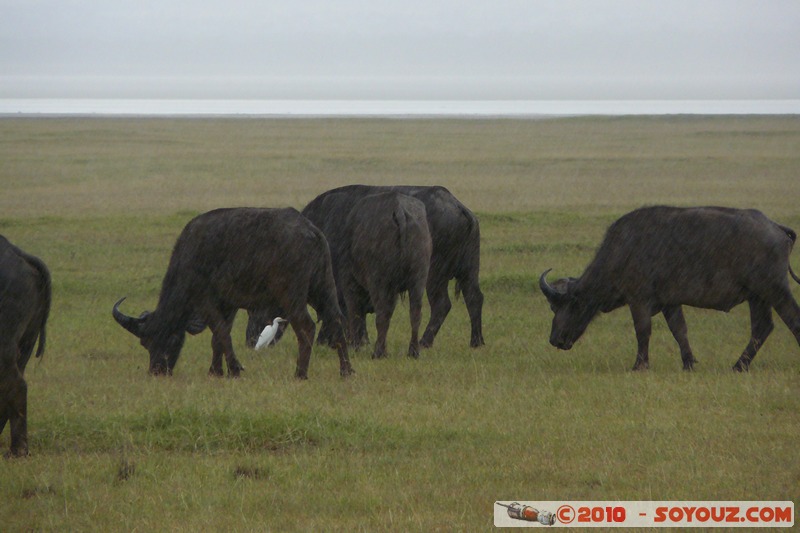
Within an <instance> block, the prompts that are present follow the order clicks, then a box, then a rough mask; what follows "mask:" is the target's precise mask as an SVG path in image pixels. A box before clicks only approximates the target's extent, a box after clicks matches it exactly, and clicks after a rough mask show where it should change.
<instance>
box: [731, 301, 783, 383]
mask: <svg viewBox="0 0 800 533" xmlns="http://www.w3.org/2000/svg"><path fill="white" fill-rule="evenodd" d="M748 303H749V304H750V342H748V343H747V347H746V348H745V349H744V352H742V355H741V356H739V360H738V361H736V364H734V365H733V369H734V370H736V371H737V372H746V371H747V370H749V369H750V363H751V362H752V361H753V358H755V356H756V353H758V349H759V348H761V346H762V345H763V344H764V341H766V340H767V337H769V334H770V333H772V330H773V329H774V328H775V325H774V323H773V322H772V306H771V305H770V304H768V303H767V302H765V301H764V300H762V299H761V298H758V297H754V298H751V299H750V300H749V301H748Z"/></svg>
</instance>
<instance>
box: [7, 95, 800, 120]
mask: <svg viewBox="0 0 800 533" xmlns="http://www.w3.org/2000/svg"><path fill="white" fill-rule="evenodd" d="M678 114H689V115H787V114H789V115H797V114H800V100H447V101H444V100H442V101H436V100H94V99H0V115H6V116H7V115H42V116H53V115H55V116H61V115H65V116H105V115H112V116H275V117H337V116H345V117H348V116H355V117H369V116H375V117H380V116H388V117H427V116H431V117H437V116H444V117H547V116H583V115H678Z"/></svg>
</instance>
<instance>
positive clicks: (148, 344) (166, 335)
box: [111, 297, 206, 375]
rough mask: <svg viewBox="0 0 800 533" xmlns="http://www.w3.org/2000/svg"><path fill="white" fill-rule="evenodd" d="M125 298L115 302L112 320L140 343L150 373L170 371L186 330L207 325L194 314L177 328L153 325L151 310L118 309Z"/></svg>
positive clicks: (194, 330) (196, 330) (201, 328)
mask: <svg viewBox="0 0 800 533" xmlns="http://www.w3.org/2000/svg"><path fill="white" fill-rule="evenodd" d="M124 300H125V298H124V297H123V298H120V300H119V301H117V303H115V304H114V308H113V309H112V311H111V313H112V315H113V316H114V320H116V321H117V323H118V324H119V325H120V326H122V327H123V328H125V329H126V330H127V331H129V332H130V333H133V334H134V335H136V337H137V338H138V339H139V341H140V342H141V344H142V346H144V347H145V349H146V350H147V351H148V352H149V354H150V373H151V374H154V375H159V374H167V375H172V369H173V368H175V363H177V362H178V356H179V355H180V353H181V348H182V347H183V342H184V340H185V339H186V333H187V332H188V333H191V334H192V335H197V334H198V333H200V332H201V331H203V330H204V329H205V327H206V325H205V323H204V322H203V321H202V320H200V319H197V318H194V319H192V320H189V321H188V322H187V323H186V324H184V325H183V326H182V327H177V328H155V327H153V324H151V318H152V317H153V314H152V313H150V312H149V311H145V312H144V313H142V314H141V315H139V318H134V317H132V316H128V315H126V314H124V313H123V312H122V311H120V310H119V306H120V304H121V303H122V302H123V301H124Z"/></svg>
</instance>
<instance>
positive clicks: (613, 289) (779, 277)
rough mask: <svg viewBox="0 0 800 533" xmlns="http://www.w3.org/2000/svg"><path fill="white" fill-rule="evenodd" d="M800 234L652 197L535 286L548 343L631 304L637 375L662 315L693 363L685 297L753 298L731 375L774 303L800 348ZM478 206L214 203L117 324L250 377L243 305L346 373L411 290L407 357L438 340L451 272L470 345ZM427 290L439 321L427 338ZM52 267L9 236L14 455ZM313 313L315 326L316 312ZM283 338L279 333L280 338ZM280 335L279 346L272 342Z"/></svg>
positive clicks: (435, 193) (0, 316) (3, 339)
mask: <svg viewBox="0 0 800 533" xmlns="http://www.w3.org/2000/svg"><path fill="white" fill-rule="evenodd" d="M796 238H797V235H796V233H795V232H794V231H793V230H791V229H789V228H787V227H785V226H782V225H780V224H777V223H775V222H773V221H772V220H770V219H768V218H767V217H766V216H764V215H763V214H762V213H760V212H758V211H753V210H742V209H729V208H720V207H695V208H677V207H664V206H656V207H645V208H641V209H637V210H635V211H633V212H631V213H628V214H626V215H624V216H623V217H621V218H620V219H618V220H617V221H616V222H614V223H613V224H612V225H611V226H610V227H609V228H608V231H607V232H606V235H605V238H604V239H603V241H602V243H601V244H600V246H599V248H598V250H597V252H596V254H595V257H594V259H593V260H592V261H591V263H589V266H588V267H587V268H586V270H585V271H584V272H583V274H582V275H581V276H580V277H578V278H561V279H558V280H556V281H552V282H548V281H547V275H548V273H549V272H550V270H549V269H548V270H545V271H544V272H543V273H542V274H541V275H540V277H539V289H540V290H541V292H542V293H543V294H544V296H545V297H546V299H547V301H548V303H549V304H550V308H551V310H552V311H553V315H554V316H553V321H552V328H551V334H550V343H551V344H552V345H553V346H555V347H557V348H559V349H563V350H569V349H570V348H571V347H572V346H573V344H574V343H575V342H576V341H577V340H578V339H579V338H580V337H581V335H582V334H583V332H584V331H585V330H586V328H587V327H588V325H589V323H590V322H591V321H592V319H593V318H594V317H595V316H596V315H597V314H598V313H601V312H603V313H607V312H610V311H612V310H614V309H617V308H619V307H622V306H628V308H629V309H630V312H631V315H632V317H633V324H634V329H635V332H636V339H637V342H638V351H637V354H636V362H635V364H634V367H633V368H634V370H643V369H646V368H647V367H648V365H649V359H648V347H649V340H650V331H651V319H652V317H653V316H654V315H656V314H658V313H661V314H663V315H664V318H665V319H666V321H667V325H668V326H669V329H670V331H671V332H672V335H673V336H674V337H675V340H676V341H677V343H678V346H679V348H680V352H681V358H682V360H683V367H684V369H686V370H691V369H692V367H693V365H694V363H695V358H694V355H693V354H692V350H691V348H690V346H689V341H688V338H687V326H686V321H685V319H684V315H683V311H682V306H684V305H688V306H692V307H701V308H706V309H717V310H722V311H729V310H730V309H731V308H733V307H734V306H736V305H738V304H740V303H742V302H745V301H747V302H748V304H749V306H750V320H751V338H750V341H749V343H748V344H747V346H746V347H745V349H744V351H743V352H742V355H741V356H740V357H739V359H738V360H737V361H736V364H735V365H734V367H733V368H734V370H737V371H746V370H748V369H749V366H750V364H751V363H752V360H753V358H754V357H755V355H756V353H757V352H758V349H759V348H760V347H761V345H762V344H763V343H764V341H765V340H766V338H767V336H768V335H769V334H770V332H771V331H772V329H773V327H774V325H773V320H772V310H773V309H774V310H775V311H776V312H777V314H778V316H779V317H780V318H781V320H782V321H783V322H784V323H785V324H786V325H787V326H788V327H789V329H790V330H791V332H792V333H793V334H794V336H795V338H796V339H797V342H798V344H800V306H798V304H797V302H796V301H795V299H794V297H793V296H792V293H791V290H790V286H789V280H788V276H787V273H788V275H790V276H791V277H792V278H793V279H794V280H795V281H796V282H797V283H800V278H798V276H797V275H796V274H795V273H794V272H793V271H792V268H791V266H790V265H789V255H790V253H791V250H792V246H793V244H794V242H795V240H796ZM479 272H480V228H479V224H478V219H477V217H476V216H475V215H474V214H473V213H472V212H471V211H470V210H469V209H468V208H467V207H465V206H464V205H463V204H462V203H461V202H460V201H459V200H458V199H457V198H456V197H455V196H453V194H452V193H450V191H448V190H447V189H445V188H444V187H438V186H434V187H427V186H418V187H417V186H397V187H377V186H366V185H350V186H346V187H340V188H337V189H333V190H330V191H327V192H325V193H323V194H321V195H319V196H317V197H316V198H315V199H314V200H312V201H311V202H310V203H309V204H308V205H307V206H306V207H305V208H304V209H303V210H302V212H298V211H297V210H295V209H292V208H284V209H269V208H228V209H217V210H214V211H210V212H207V213H204V214H201V215H199V216H197V217H195V218H194V219H192V220H191V221H190V222H189V223H188V224H187V225H186V226H185V227H184V229H183V231H182V232H181V234H180V236H179V237H178V240H177V241H176V243H175V246H174V248H173V251H172V256H171V258H170V261H169V265H168V267H167V271H166V274H165V276H164V279H163V282H162V285H161V292H160V295H159V299H158V304H157V306H156V308H155V310H154V311H152V312H148V311H145V312H143V313H141V314H140V315H139V316H138V317H134V316H129V315H127V314H125V313H123V312H122V311H121V310H120V306H121V304H122V302H123V300H124V299H125V298H121V299H120V300H119V301H117V302H116V303H115V304H114V305H113V308H112V315H113V318H114V319H115V320H116V322H117V323H118V324H119V325H120V326H122V327H123V328H124V329H125V330H127V331H128V332H130V333H132V334H133V335H135V336H136V337H137V338H138V339H139V340H140V342H141V344H142V346H144V347H145V348H146V349H147V351H148V353H149V356H150V362H149V371H150V373H151V374H167V375H169V374H171V373H172V371H173V369H174V367H175V364H176V362H177V360H178V356H179V355H180V351H181V348H182V346H183V343H184V340H185V338H186V333H189V334H192V335H196V334H198V333H200V332H202V331H203V330H205V329H206V328H209V329H210V330H211V333H212V338H211V346H212V358H211V367H210V369H209V374H211V375H214V376H221V375H223V364H222V360H223V356H224V359H225V363H226V366H227V371H228V375H229V376H231V377H236V376H239V375H240V373H241V372H242V370H243V367H242V365H241V363H240V362H239V360H238V359H237V358H236V354H235V353H234V349H233V341H232V339H231V328H232V325H233V320H234V317H235V315H236V312H237V311H238V310H239V309H245V310H246V311H247V312H248V315H249V317H248V325H247V339H246V341H247V343H248V345H251V346H252V345H253V344H254V343H255V339H256V338H258V335H259V333H260V332H261V330H262V329H264V327H265V326H267V325H268V324H271V323H273V320H274V319H275V318H276V317H278V316H280V317H283V318H285V319H286V321H287V323H288V324H290V325H291V326H292V329H293V331H294V334H295V336H296V337H297V343H298V356H297V366H296V370H295V376H296V377H297V378H300V379H305V378H307V376H308V366H309V361H310V358H311V350H312V345H313V343H314V340H315V335H316V341H317V343H323V344H327V345H328V346H330V347H332V348H334V349H336V350H337V352H338V355H339V371H340V374H341V375H342V376H348V375H350V374H353V373H354V370H353V367H352V365H351V364H350V360H349V357H348V346H349V347H351V348H358V347H360V346H363V345H365V344H368V343H369V338H368V335H367V328H366V315H367V314H368V313H375V323H376V330H377V338H376V341H375V344H374V347H373V349H372V357H373V358H380V357H384V356H385V355H386V335H387V331H388V328H389V322H390V320H391V317H392V313H393V312H394V308H395V306H396V303H397V298H398V296H399V295H402V294H406V293H407V294H408V305H409V315H410V322H411V335H410V340H409V344H408V352H407V353H408V355H409V356H411V357H415V358H416V357H418V356H419V353H420V349H421V348H426V347H430V346H432V345H433V343H434V339H435V337H436V335H437V333H438V332H439V329H440V328H441V326H442V324H443V323H444V320H445V318H446V317H447V314H448V313H449V311H450V308H451V305H452V304H451V301H450V297H449V294H448V284H449V282H450V280H455V291H456V295H458V294H459V293H460V294H461V295H463V299H464V303H465V305H466V308H467V312H468V314H469V319H470V338H469V344H470V346H472V347H480V346H482V345H483V344H484V340H483V330H482V324H481V314H482V310H483V293H482V292H481V289H480V284H479ZM423 293H425V294H427V299H428V303H429V305H430V319H429V321H428V324H427V326H426V327H425V330H424V332H423V333H422V335H421V337H420V335H419V328H420V326H421V317H422V303H423ZM50 300H51V284H50V274H49V271H48V269H47V267H46V266H45V264H44V263H43V262H42V261H41V260H39V259H37V258H36V257H33V256H31V255H29V254H27V253H25V252H23V251H22V250H20V249H19V248H17V247H16V246H14V245H12V244H11V243H9V242H8V241H7V240H6V239H5V238H3V237H2V236H0V432H2V430H3V429H4V427H5V425H6V422H8V421H10V426H11V449H10V451H9V455H11V456H21V455H26V454H27V451H28V446H27V433H26V418H27V417H26V414H27V385H26V383H25V380H24V378H23V372H24V370H25V366H26V365H27V363H28V360H29V359H30V356H31V355H32V353H33V350H34V347H35V346H36V344H37V341H38V348H37V350H36V356H37V357H39V356H41V355H42V353H43V351H44V347H45V325H46V322H47V318H48V315H49V312H50ZM309 306H310V307H311V308H313V309H314V311H315V312H316V314H317V321H319V322H321V325H320V328H319V332H317V328H316V323H315V320H314V319H313V318H312V316H311V315H310V314H309V312H308V307H309ZM276 340H277V338H276ZM273 342H274V341H273Z"/></svg>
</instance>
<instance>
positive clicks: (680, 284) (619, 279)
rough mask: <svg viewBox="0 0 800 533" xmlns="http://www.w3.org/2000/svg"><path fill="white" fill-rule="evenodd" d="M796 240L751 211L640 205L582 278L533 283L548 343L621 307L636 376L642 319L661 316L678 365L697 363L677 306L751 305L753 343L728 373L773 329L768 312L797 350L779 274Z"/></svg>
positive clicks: (561, 342)
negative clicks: (548, 313)
mask: <svg viewBox="0 0 800 533" xmlns="http://www.w3.org/2000/svg"><path fill="white" fill-rule="evenodd" d="M795 239H796V234H795V232H794V231H792V230H791V229H789V228H787V227H784V226H781V225H780V224H777V223H775V222H773V221H772V220H770V219H768V218H767V217H766V216H764V215H763V214H762V213H760V212H758V211H754V210H740V209H728V208H720V207H697V208H677V207H663V206H659V207H647V208H642V209H638V210H636V211H633V212H631V213H628V214H627V215H625V216H623V217H622V218H620V219H619V220H617V221H616V222H614V223H613V224H612V225H611V227H609V229H608V231H607V233H606V236H605V239H604V240H603V243H602V244H601V245H600V248H599V249H598V251H597V254H596V256H595V258H594V260H593V261H592V262H591V263H590V264H589V266H588V267H587V268H586V271H585V272H584V273H583V275H582V276H581V277H580V278H577V279H575V278H567V279H560V280H559V281H558V282H555V283H554V284H553V285H552V286H551V285H549V284H548V283H547V281H546V275H547V273H548V272H549V270H547V271H545V272H544V273H543V274H542V275H541V276H540V278H539V286H540V288H541V290H542V292H543V293H544V295H545V296H546V297H547V299H548V301H549V302H550V306H551V308H552V310H553V312H554V313H555V316H554V317H553V325H552V331H551V334H550V343H551V344H553V345H554V346H556V347H558V348H561V349H564V350H569V349H570V348H571V347H572V345H573V343H574V342H575V341H577V340H578V338H580V336H581V335H582V334H583V332H584V331H585V330H586V327H587V326H588V325H589V322H590V321H591V320H592V318H593V317H594V316H595V315H597V313H598V312H604V313H607V312H609V311H612V310H613V309H616V308H618V307H620V306H623V305H627V306H628V307H629V308H630V310H631V314H632V316H633V324H634V328H635V329H636V339H637V341H638V345H639V346H638V353H637V355H636V363H635V365H634V367H633V368H634V370H640V369H645V368H647V367H648V366H649V359H648V345H649V340H650V319H651V317H652V316H653V315H655V314H657V313H663V314H664V317H665V318H666V320H667V324H668V325H669V329H670V331H671V332H672V335H673V336H674V337H675V340H676V341H677V342H678V346H680V350H681V358H682V359H683V368H684V369H687V370H691V369H692V366H693V364H694V363H695V362H696V360H695V358H694V356H693V355H692V350H691V348H690V347H689V341H688V339H687V328H686V321H685V320H684V317H683V311H682V309H681V306H682V305H690V306H693V307H702V308H707V309H717V310H720V311H729V310H730V309H731V308H733V307H734V306H736V305H738V304H740V303H742V302H744V301H747V302H748V303H749V304H750V321H751V338H750V342H749V343H748V345H747V347H746V348H745V350H744V352H743V353H742V355H741V357H739V360H738V361H737V362H736V364H735V365H734V367H733V368H734V370H738V371H745V370H747V369H748V368H749V366H750V363H751V362H752V360H753V358H754V357H755V355H756V353H757V352H758V349H759V348H760V347H761V345H762V344H763V343H764V341H765V340H766V338H767V336H768V335H769V334H770V332H771V331H772V329H773V322H772V309H775V311H777V313H778V316H780V317H781V319H782V320H783V321H784V322H785V323H786V325H787V326H788V327H789V329H790V330H791V332H792V333H793V334H794V336H795V337H796V338H797V342H798V343H799V344H800V306H798V304H797V302H796V301H795V299H794V297H793V296H792V293H791V291H790V288H789V281H788V277H787V275H786V274H787V271H788V272H789V273H790V274H791V275H792V277H793V278H794V279H795V281H797V282H798V283H800V279H798V277H797V276H796V275H795V274H794V272H792V269H791V267H790V266H789V254H790V253H791V250H792V245H793V244H794V241H795Z"/></svg>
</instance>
